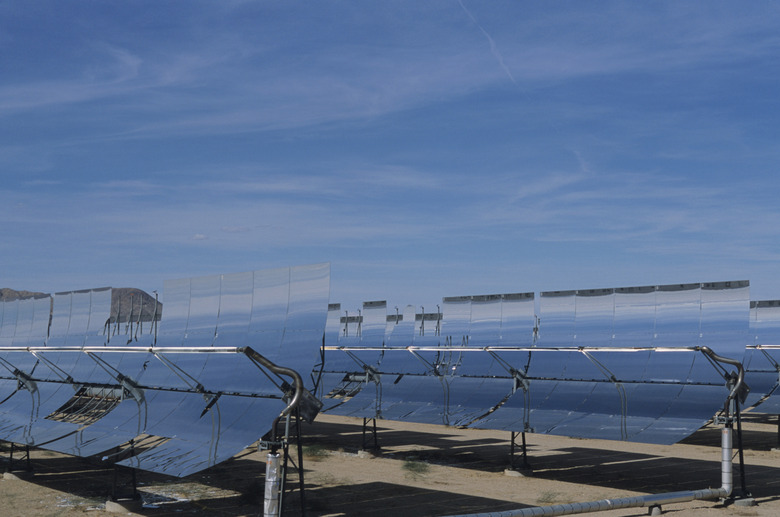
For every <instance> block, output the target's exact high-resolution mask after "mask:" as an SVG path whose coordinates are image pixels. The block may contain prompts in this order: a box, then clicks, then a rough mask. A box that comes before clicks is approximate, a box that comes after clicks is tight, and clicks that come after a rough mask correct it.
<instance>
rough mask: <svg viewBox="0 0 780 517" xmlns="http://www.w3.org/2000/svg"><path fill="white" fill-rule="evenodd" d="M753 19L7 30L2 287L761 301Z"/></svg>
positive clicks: (766, 269) (125, 24) (589, 14)
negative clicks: (189, 281) (269, 270)
mask: <svg viewBox="0 0 780 517" xmlns="http://www.w3.org/2000/svg"><path fill="white" fill-rule="evenodd" d="M778 26H780V6H778V5H777V4H775V3H771V2H749V3H744V2H707V3H706V4H705V3H686V2H668V3H664V2H641V3H640V2H616V3H610V2H573V1H572V2H520V1H513V2H499V1H496V2H475V1H473V0H462V1H460V2H459V1H436V2H396V1H386V2H339V1H329V2H294V1H284V2H281V1H280V2H249V1H233V2H231V1H220V2H196V1H191V2H189V1H188V2H184V1H180V2H158V1H153V2H55V1H51V2H45V1H40V2H25V1H14V0H12V1H6V2H2V3H0V49H1V50H2V51H1V52H0V178H2V183H0V210H2V212H1V213H2V219H0V242H2V247H1V248H0V250H2V254H0V286H7V287H12V288H16V289H28V290H40V291H47V292H54V291H61V290H71V289H82V288H89V287H98V286H104V285H112V286H115V287H123V286H132V287H139V288H142V289H146V290H148V291H151V290H154V289H161V288H162V284H163V280H164V279H168V278H179V277H190V276H199V275H206V274H214V273H229V272H238V271H246V270H252V269H262V268H266V267H278V266H287V265H295V264H307V263H314V262H326V261H327V262H330V263H331V268H332V269H331V273H332V282H331V300H332V301H334V302H339V301H341V302H343V303H344V304H346V305H347V307H353V306H357V304H359V303H360V302H361V301H363V300H376V299H387V300H388V302H389V304H390V305H391V306H392V305H393V304H397V305H405V304H407V303H411V304H417V305H420V304H422V305H428V306H431V305H433V304H435V303H437V302H438V301H439V300H440V298H441V297H442V296H454V295H463V294H486V293H500V292H526V291H544V290H558V289H577V288H600V287H616V286H632V285H647V284H665V283H678V282H699V281H719V280H737V279H749V280H750V281H751V294H752V297H753V298H754V299H766V298H778V297H780V275H778V273H780V267H778V266H779V265H780V203H779V202H778V197H779V196H778V193H780V175H778V174H777V172H778V171H777V168H778V163H779V159H780V139H778V130H777V128H778V122H777V121H778V120H780V95H779V94H778V92H780V59H778V58H779V57H780V33H779V32H778V30H777V27H778Z"/></svg>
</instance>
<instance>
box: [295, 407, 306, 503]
mask: <svg viewBox="0 0 780 517" xmlns="http://www.w3.org/2000/svg"><path fill="white" fill-rule="evenodd" d="M295 427H296V431H297V437H298V490H299V491H300V492H301V517H306V489H305V483H304V480H303V440H302V439H301V414H300V409H299V408H298V407H296V408H295Z"/></svg>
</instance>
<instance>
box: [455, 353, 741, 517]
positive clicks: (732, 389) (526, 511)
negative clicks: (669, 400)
mask: <svg viewBox="0 0 780 517" xmlns="http://www.w3.org/2000/svg"><path fill="white" fill-rule="evenodd" d="M697 350H698V351H700V352H702V353H703V354H705V355H706V356H707V357H708V358H709V359H711V360H712V361H714V362H715V363H718V364H729V365H732V366H735V367H737V372H736V374H729V376H728V379H727V387H728V388H729V394H728V396H727V397H726V401H725V404H724V406H723V410H722V415H723V416H722V418H721V422H722V423H723V429H722V433H721V487H720V488H707V489H703V490H689V491H682V492H667V493H663V494H652V495H645V496H636V497H624V498H620V499H602V500H600V501H591V502H586V503H570V504H557V505H551V506H536V507H531V508H522V509H519V510H508V511H503V512H490V513H475V514H469V515H468V516H466V515H461V516H450V517H488V516H489V517H536V516H550V517H551V516H557V515H570V514H579V513H588V512H600V511H606V510H616V509H620V508H637V507H645V508H650V509H655V508H658V509H660V507H661V505H665V504H672V503H684V502H688V501H697V500H704V499H724V500H725V499H730V498H732V491H733V488H734V484H733V475H732V466H733V465H732V464H733V449H732V434H733V424H734V422H735V421H736V422H737V425H738V431H739V418H738V414H739V412H738V408H739V400H738V399H739V398H740V397H741V396H742V395H743V394H746V392H745V388H746V387H745V385H744V383H743V381H744V376H745V370H744V368H743V367H742V363H740V362H739V361H737V360H735V359H731V358H728V357H722V356H719V355H717V354H716V353H715V352H713V351H712V349H710V348H709V347H700V348H697ZM740 448H741V444H740ZM743 487H744V475H743Z"/></svg>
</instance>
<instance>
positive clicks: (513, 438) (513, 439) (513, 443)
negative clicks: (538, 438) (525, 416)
mask: <svg viewBox="0 0 780 517" xmlns="http://www.w3.org/2000/svg"><path fill="white" fill-rule="evenodd" d="M518 436H521V437H522V444H521V445H520V450H521V451H522V458H523V464H522V465H521V466H520V468H521V469H523V470H531V465H530V464H529V463H528V444H527V443H526V441H525V431H522V432H519V433H518V432H516V431H510V438H509V468H510V469H512V470H517V468H518V467H517V464H516V463H515V449H516V448H517V446H518V444H517V437H518Z"/></svg>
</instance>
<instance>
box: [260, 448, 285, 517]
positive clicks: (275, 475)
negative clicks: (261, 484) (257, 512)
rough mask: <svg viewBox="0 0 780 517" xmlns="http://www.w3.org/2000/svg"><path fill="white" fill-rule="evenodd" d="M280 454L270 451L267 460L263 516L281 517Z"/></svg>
mask: <svg viewBox="0 0 780 517" xmlns="http://www.w3.org/2000/svg"><path fill="white" fill-rule="evenodd" d="M280 484H281V478H280V477H279V454H278V453H271V452H269V453H268V456H267V457H266V461H265V497H264V498H263V516H264V517H279V510H280V508H279V493H280V490H279V486H280Z"/></svg>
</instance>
